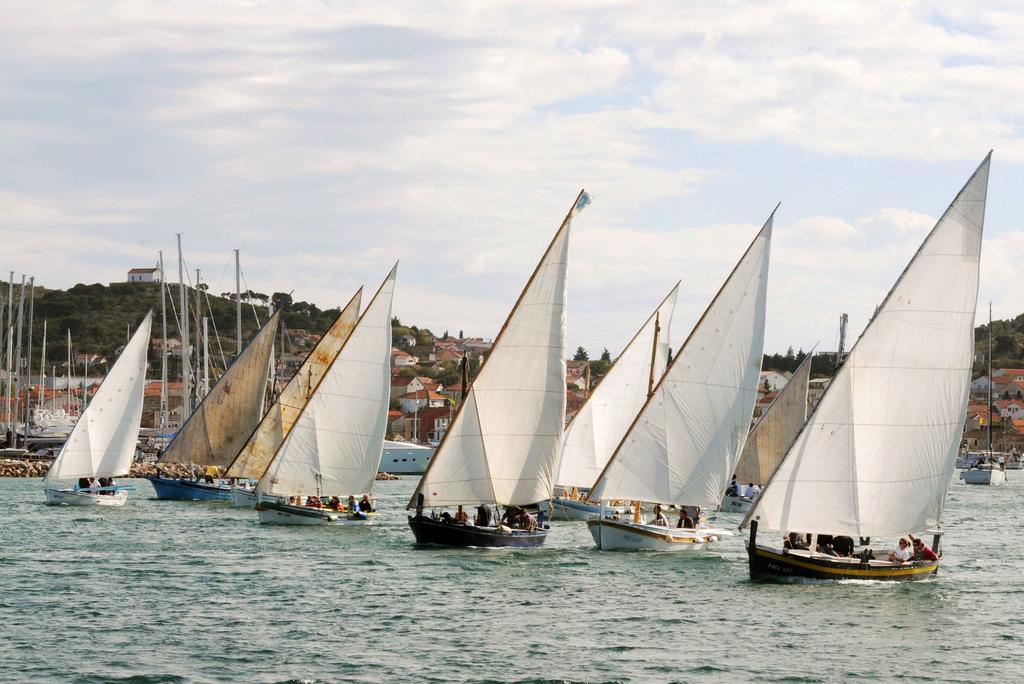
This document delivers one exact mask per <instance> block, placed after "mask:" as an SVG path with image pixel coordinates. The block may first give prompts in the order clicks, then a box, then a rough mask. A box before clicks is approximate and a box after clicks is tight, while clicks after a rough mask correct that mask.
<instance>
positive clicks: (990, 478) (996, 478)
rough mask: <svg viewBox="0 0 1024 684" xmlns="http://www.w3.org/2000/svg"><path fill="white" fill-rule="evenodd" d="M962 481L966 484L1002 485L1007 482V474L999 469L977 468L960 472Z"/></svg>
mask: <svg viewBox="0 0 1024 684" xmlns="http://www.w3.org/2000/svg"><path fill="white" fill-rule="evenodd" d="M960 479H961V480H963V481H964V484H975V485H1000V484H1003V483H1004V482H1006V473H1005V472H1003V471H1002V470H1000V469H998V468H992V469H988V468H977V469H972V470H962V471H960Z"/></svg>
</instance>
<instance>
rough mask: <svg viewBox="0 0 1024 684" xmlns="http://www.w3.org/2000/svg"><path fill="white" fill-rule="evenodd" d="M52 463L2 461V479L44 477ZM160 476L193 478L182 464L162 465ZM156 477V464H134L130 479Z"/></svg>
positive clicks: (0, 471)
mask: <svg viewBox="0 0 1024 684" xmlns="http://www.w3.org/2000/svg"><path fill="white" fill-rule="evenodd" d="M51 463H52V462H51V461H27V460H19V459H4V460H2V461H0V477H43V476H44V475H46V471H47V470H49V469H50V464H51ZM160 474H161V475H164V476H166V477H191V476H192V473H191V471H190V469H189V466H187V465H183V464H180V463H169V464H166V465H164V464H161V465H160ZM146 475H156V464H155V463H134V464H132V469H131V471H130V472H129V473H128V477H145V476H146Z"/></svg>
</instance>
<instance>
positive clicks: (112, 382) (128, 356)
mask: <svg viewBox="0 0 1024 684" xmlns="http://www.w3.org/2000/svg"><path fill="white" fill-rule="evenodd" d="M152 323H153V312H152V311H150V312H149V313H148V314H146V318H145V319H143V321H142V324H141V325H139V327H138V329H137V330H136V331H135V334H134V335H132V337H131V339H130V340H129V341H128V345H127V346H126V347H125V348H124V351H122V352H121V355H120V356H119V357H117V361H115V362H114V365H113V367H111V369H110V372H109V373H107V377H106V378H104V379H103V382H102V383H101V384H100V387H99V389H98V390H96V394H94V395H93V397H92V400H91V401H90V402H89V405H88V407H86V409H85V411H84V412H83V413H82V416H81V417H80V418H79V419H78V422H77V423H75V427H74V429H72V430H71V434H70V435H68V439H67V441H66V442H65V443H64V446H63V447H61V450H60V453H59V454H57V458H56V459H55V460H54V462H53V465H52V466H51V467H50V470H49V472H47V474H46V479H47V480H55V479H60V478H79V477H114V476H117V475H125V474H126V473H127V472H128V470H129V469H130V468H131V465H132V459H133V458H135V447H136V444H137V443H138V441H139V426H140V424H141V422H142V397H143V391H144V389H145V385H146V354H147V352H148V350H149V333H150V327H151V326H152Z"/></svg>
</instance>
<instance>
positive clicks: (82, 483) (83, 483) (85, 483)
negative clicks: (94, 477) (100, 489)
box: [78, 477, 92, 489]
mask: <svg viewBox="0 0 1024 684" xmlns="http://www.w3.org/2000/svg"><path fill="white" fill-rule="evenodd" d="M90 479H91V478H88V477H80V478H78V488H79V489H88V488H89V487H91V486H92V483H91V482H89V480H90Z"/></svg>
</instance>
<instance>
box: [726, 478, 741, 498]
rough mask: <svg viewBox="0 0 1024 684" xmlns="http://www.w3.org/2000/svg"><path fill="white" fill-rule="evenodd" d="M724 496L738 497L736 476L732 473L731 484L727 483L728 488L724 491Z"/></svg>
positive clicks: (738, 489)
mask: <svg viewBox="0 0 1024 684" xmlns="http://www.w3.org/2000/svg"><path fill="white" fill-rule="evenodd" d="M725 495H726V496H739V495H740V488H739V485H737V484H736V474H735V473H733V476H732V482H730V483H729V488H728V489H726V490H725Z"/></svg>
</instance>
